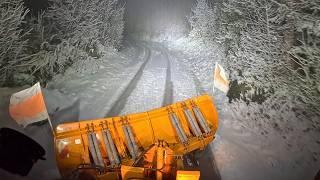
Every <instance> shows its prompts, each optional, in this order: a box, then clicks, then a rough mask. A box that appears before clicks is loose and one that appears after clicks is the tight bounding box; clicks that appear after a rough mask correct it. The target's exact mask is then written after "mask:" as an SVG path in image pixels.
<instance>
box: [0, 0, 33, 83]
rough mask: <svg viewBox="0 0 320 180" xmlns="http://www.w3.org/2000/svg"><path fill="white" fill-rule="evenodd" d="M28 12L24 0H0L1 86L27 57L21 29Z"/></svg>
mask: <svg viewBox="0 0 320 180" xmlns="http://www.w3.org/2000/svg"><path fill="white" fill-rule="evenodd" d="M27 12H28V10H26V9H25V8H24V6H23V2H22V0H1V1H0V72H1V73H0V86H1V85H3V84H4V83H5V82H7V81H9V80H10V78H11V77H12V74H13V70H15V68H16V65H18V64H19V63H20V62H21V61H23V60H24V59H26V58H27V55H26V53H25V45H26V41H25V40H23V38H22V37H23V36H24V35H25V34H24V33H23V30H22V29H21V26H22V24H23V21H24V17H25V16H26V14H27Z"/></svg>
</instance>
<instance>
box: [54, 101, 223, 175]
mask: <svg viewBox="0 0 320 180" xmlns="http://www.w3.org/2000/svg"><path fill="white" fill-rule="evenodd" d="M217 128H218V114H217V111H216V108H215V106H214V104H213V101H212V100H211V97H210V96H208V95H203V96H199V97H195V98H192V99H188V100H185V101H183V102H178V103H175V104H172V105H169V106H166V107H161V108H158V109H154V110H151V111H148V112H143V113H137V114H130V115H126V116H121V117H112V118H104V119H95V120H86V121H80V122H75V123H66V124H60V125H58V126H57V127H56V130H55V131H56V136H55V152H56V160H57V165H58V167H59V170H60V173H61V175H62V177H64V178H66V179H79V178H80V179H81V176H83V177H82V178H84V179H89V178H88V176H89V177H91V179H199V177H200V171H199V168H198V165H197V162H196V160H195V157H194V153H195V152H197V151H199V150H202V149H204V148H205V147H206V146H207V145H208V144H209V143H210V142H212V141H213V139H214V135H215V133H216V131H217Z"/></svg>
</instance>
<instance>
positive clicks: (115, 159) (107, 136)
mask: <svg viewBox="0 0 320 180" xmlns="http://www.w3.org/2000/svg"><path fill="white" fill-rule="evenodd" d="M104 124H105V126H104ZM100 126H101V127H102V138H103V142H104V145H105V147H106V150H107V153H108V158H109V161H110V164H111V166H117V165H119V164H120V159H119V156H118V152H117V150H116V146H115V144H114V142H113V139H112V136H111V132H110V130H109V128H108V124H107V122H106V121H105V122H104V123H103V122H101V123H100Z"/></svg>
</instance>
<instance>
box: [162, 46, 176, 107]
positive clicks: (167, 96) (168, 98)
mask: <svg viewBox="0 0 320 180" xmlns="http://www.w3.org/2000/svg"><path fill="white" fill-rule="evenodd" d="M161 51H162V52H163V54H164V55H165V57H166V59H167V71H166V84H165V92H164V96H163V101H162V106H166V105H169V104H172V101H173V83H172V80H171V60H170V57H169V54H168V53H167V52H166V51H165V50H161Z"/></svg>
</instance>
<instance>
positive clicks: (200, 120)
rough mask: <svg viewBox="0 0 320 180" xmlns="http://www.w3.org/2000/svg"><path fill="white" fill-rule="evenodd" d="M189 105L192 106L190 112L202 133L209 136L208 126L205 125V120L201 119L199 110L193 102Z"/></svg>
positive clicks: (201, 115)
mask: <svg viewBox="0 0 320 180" xmlns="http://www.w3.org/2000/svg"><path fill="white" fill-rule="evenodd" d="M191 105H192V110H193V112H194V114H195V116H196V118H197V119H198V121H199V123H200V126H201V128H202V129H203V130H204V132H205V133H206V134H209V133H210V132H211V130H210V128H209V125H208V123H207V121H206V120H205V118H204V117H203V114H202V113H201V110H200V109H199V107H198V106H197V105H196V104H195V102H193V101H191Z"/></svg>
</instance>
